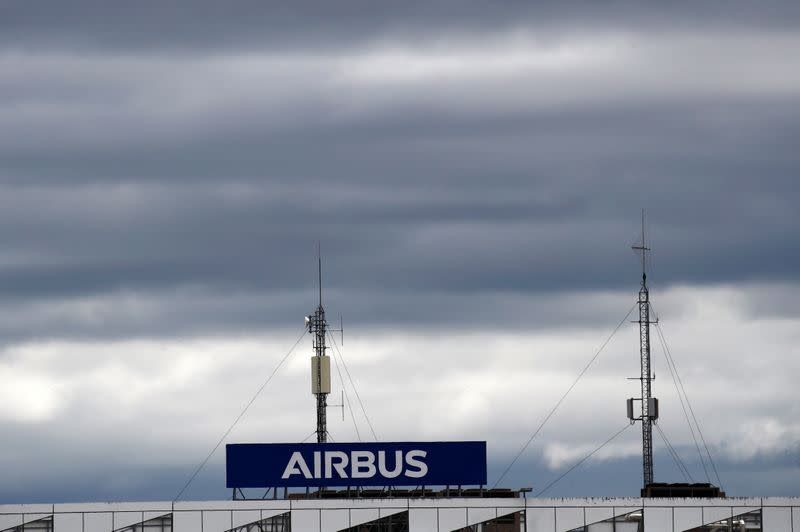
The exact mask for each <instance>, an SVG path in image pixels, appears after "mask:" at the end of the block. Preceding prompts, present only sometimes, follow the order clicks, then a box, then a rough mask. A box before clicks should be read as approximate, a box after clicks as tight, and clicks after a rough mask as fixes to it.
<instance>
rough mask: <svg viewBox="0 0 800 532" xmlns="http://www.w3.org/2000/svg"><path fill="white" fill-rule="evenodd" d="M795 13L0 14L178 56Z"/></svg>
mask: <svg viewBox="0 0 800 532" xmlns="http://www.w3.org/2000/svg"><path fill="white" fill-rule="evenodd" d="M799 14H800V13H799V12H798V8H797V5H796V4H795V3H793V2H788V1H782V0H773V1H765V2H758V3H757V4H756V3H753V2H744V1H740V2H723V1H714V2H703V3H697V2H673V3H670V4H669V5H662V4H659V5H646V6H645V5H643V4H641V3H638V2H620V1H615V2H602V3H596V2H570V3H567V4H565V3H564V2H559V3H552V4H549V5H548V4H547V3H544V4H542V3H531V2H524V1H516V0H509V1H504V2H500V3H486V2H477V1H470V2H454V1H438V2H423V1H409V2H401V3H382V4H380V5H376V4H375V3H374V2H368V1H363V0H348V1H342V2H336V3H335V4H329V3H324V2H323V3H320V2H314V1H308V0H304V1H301V2H293V3H292V4H291V5H288V4H281V3H277V2H259V1H253V0H240V1H235V2H225V3H219V2H210V1H207V0H203V1H195V2H191V3H186V2H178V1H166V2H165V1H155V0H148V1H142V2H136V3H135V4H125V5H116V4H109V3H108V2H102V1H100V0H80V1H76V2H70V3H69V4H63V3H55V4H53V3H49V2H24V1H14V2H4V3H3V5H2V6H0V35H2V36H3V37H2V41H0V42H3V41H4V42H6V43H12V44H15V45H20V46H26V47H41V46H72V47H79V48H81V47H83V48H97V47H100V48H140V49H142V48H144V49H147V48H149V49H163V48H174V49H180V50H186V51H189V52H194V51H197V50H202V51H204V52H205V51H207V50H209V49H220V48H230V47H239V48H242V47H252V48H258V47H261V46H263V44H264V43H268V44H269V45H271V46H280V45H289V46H293V47H298V46H299V47H318V48H325V47H329V46H331V45H333V46H348V45H352V44H353V43H358V42H363V41H364V40H372V39H380V38H385V37H386V36H390V37H400V38H412V39H413V38H415V37H418V36H420V35H425V36H430V35H434V36H436V35H445V36H446V35H448V34H450V33H453V32H468V33H474V34H481V33H485V32H492V31H505V30H508V29H509V28H513V27H515V26H518V25H533V26H536V27H539V28H541V31H542V32H543V33H545V34H551V35H553V36H554V35H556V34H557V30H561V31H563V29H564V28H565V27H567V28H569V27H571V28H574V31H576V32H580V31H586V29H587V28H589V29H591V28H596V27H618V26H619V25H620V24H630V25H632V26H634V27H643V26H644V27H647V26H650V27H653V28H659V27H679V28H692V29H702V28H704V27H706V26H708V25H709V24H715V25H727V26H733V27H737V26H744V27H754V26H767V27H776V28H782V27H793V25H794V24H795V23H796V22H797V17H798V15H799Z"/></svg>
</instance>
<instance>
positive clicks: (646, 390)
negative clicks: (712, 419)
mask: <svg viewBox="0 0 800 532" xmlns="http://www.w3.org/2000/svg"><path fill="white" fill-rule="evenodd" d="M631 247H632V249H633V250H634V251H636V252H637V253H641V255H642V284H641V286H640V287H639V320H638V322H636V323H638V324H639V359H640V366H641V375H640V377H639V380H640V382H641V385H642V386H641V388H642V394H641V396H640V397H639V398H632V399H628V419H630V421H631V423H635V422H636V421H641V422H642V469H643V477H644V486H643V487H644V489H647V486H648V485H650V484H652V483H653V422H654V421H655V420H656V419H658V399H656V398H654V397H652V396H651V388H652V380H653V379H652V375H651V371H650V324H651V323H653V322H651V321H650V292H649V290H648V289H647V252H648V251H650V248H649V247H647V241H646V240H645V231H644V209H642V242H641V244H640V245H634V246H631ZM635 401H639V402H640V404H641V415H640V416H639V417H635V415H634V408H633V403H634V402H635Z"/></svg>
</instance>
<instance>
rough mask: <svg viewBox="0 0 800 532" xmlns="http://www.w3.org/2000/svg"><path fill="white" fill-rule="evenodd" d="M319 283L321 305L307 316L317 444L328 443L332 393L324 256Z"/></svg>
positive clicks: (319, 267) (318, 259)
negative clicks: (310, 343) (328, 410)
mask: <svg viewBox="0 0 800 532" xmlns="http://www.w3.org/2000/svg"><path fill="white" fill-rule="evenodd" d="M317 274H318V277H317V278H318V281H319V305H318V306H317V310H315V311H314V314H311V315H310V316H306V326H307V327H308V332H309V334H312V335H313V347H314V356H312V357H311V393H312V394H314V395H315V396H316V398H317V443H325V442H327V441H328V426H327V409H328V394H329V393H331V362H330V358H329V357H328V355H327V354H326V351H327V349H328V348H327V346H326V345H325V336H326V334H327V331H328V323H327V322H326V321H325V309H324V308H323V307H322V256H321V255H318V256H317Z"/></svg>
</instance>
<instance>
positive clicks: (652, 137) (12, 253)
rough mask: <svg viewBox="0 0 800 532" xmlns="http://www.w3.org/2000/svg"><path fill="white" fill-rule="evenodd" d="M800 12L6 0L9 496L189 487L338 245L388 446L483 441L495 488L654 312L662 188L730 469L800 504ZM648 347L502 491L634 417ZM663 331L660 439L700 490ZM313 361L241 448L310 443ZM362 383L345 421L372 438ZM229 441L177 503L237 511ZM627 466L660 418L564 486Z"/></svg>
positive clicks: (674, 5)
mask: <svg viewBox="0 0 800 532" xmlns="http://www.w3.org/2000/svg"><path fill="white" fill-rule="evenodd" d="M798 25H800V4H798V3H796V2H792V1H763V2H749V1H741V2H739V1H732V2H731V1H725V2H717V1H711V2H703V3H702V4H701V3H697V2H670V3H663V4H660V5H659V6H658V7H655V6H653V4H649V5H648V6H647V7H646V8H644V7H642V4H641V3H627V2H590V3H577V2H575V3H568V2H560V3H558V7H544V6H535V5H534V3H532V2H515V1H507V2H494V3H488V2H469V1H465V2H454V1H441V2H413V1H406V2H394V3H391V4H384V5H377V4H376V3H375V2H366V1H364V2H359V1H350V0H341V1H337V2H313V1H300V2H292V3H291V4H285V5H271V4H270V3H267V2H261V1H258V2H256V1H237V2H233V1H229V2H207V1H205V0H202V1H198V0H195V1H193V2H179V1H169V2H165V1H163V0H159V1H140V2H134V3H119V2H104V1H89V0H74V1H72V2H31V1H5V2H2V3H0V434H2V438H0V440H1V441H0V470H2V471H3V474H2V475H0V503H5V502H34V501H47V502H60V501H85V500H131V499H143V500H148V499H149V500H153V499H156V500H163V499H166V500H171V499H172V498H173V497H175V496H176V495H177V492H178V491H179V490H180V488H181V487H182V486H183V484H184V483H185V482H186V480H187V479H188V478H189V476H190V475H191V473H192V471H193V469H194V467H196V465H197V464H198V463H200V462H201V461H202V460H203V458H204V457H205V456H206V455H207V453H208V452H209V451H210V450H211V449H212V448H213V446H214V444H215V443H216V442H217V440H218V439H219V437H220V436H221V435H222V434H223V433H224V432H225V430H226V429H227V428H228V426H229V425H230V423H231V422H232V421H233V420H234V419H235V418H236V416H237V415H238V414H239V412H240V411H241V409H242V408H243V407H244V405H245V404H246V403H247V402H248V401H249V400H250V398H251V397H252V396H253V393H254V392H255V391H256V390H257V389H258V388H259V386H261V384H262V383H263V382H264V381H265V379H266V378H267V377H268V376H269V374H270V373H271V372H272V371H273V369H274V368H275V366H276V365H277V364H278V362H279V360H280V359H281V358H282V357H283V356H284V355H285V354H286V353H287V351H288V350H289V348H290V347H291V346H292V344H293V343H294V342H295V341H296V340H297V338H298V336H299V335H300V334H301V333H302V329H303V316H304V315H306V314H308V313H311V312H312V311H313V310H314V307H315V305H316V271H315V268H316V253H317V245H318V242H319V243H321V244H320V245H321V249H322V254H323V257H324V284H325V304H326V309H327V311H328V315H329V317H330V319H331V321H335V322H337V323H338V316H339V315H341V316H343V320H344V324H345V329H346V331H345V336H344V341H345V342H344V346H342V353H341V354H342V355H343V357H344V361H345V362H346V363H347V368H348V370H349V373H350V375H351V377H352V380H353V381H354V382H355V385H356V387H357V390H358V393H359V395H360V398H361V399H362V401H363V404H364V407H365V410H366V413H367V414H368V416H369V419H370V421H371V422H372V425H373V427H374V430H375V433H376V434H377V436H378V438H379V439H381V440H388V441H392V440H431V439H436V440H440V439H479V440H487V442H488V448H489V476H490V483H494V482H495V480H497V478H498V476H499V475H500V473H501V472H502V471H503V469H504V468H505V467H506V465H508V463H509V461H510V460H511V458H512V457H513V456H514V455H515V454H516V453H517V452H518V451H519V450H520V448H521V447H522V445H523V444H524V443H525V441H526V440H527V439H528V437H529V436H530V435H531V433H532V432H533V431H534V430H535V428H536V427H537V426H538V425H539V423H540V422H541V421H542V419H544V417H545V416H546V415H547V413H548V412H549V411H550V409H551V408H552V406H553V405H554V404H555V403H556V401H558V399H559V398H560V397H561V395H562V394H563V393H564V391H566V389H567V388H568V387H569V386H570V384H571V383H572V382H573V380H574V379H575V377H576V376H577V374H578V372H579V371H580V370H581V369H582V368H583V367H584V365H585V364H586V362H587V361H588V360H589V359H590V358H591V357H592V356H593V355H594V353H595V352H596V350H597V349H598V348H599V347H600V346H601V345H602V343H603V342H604V340H605V339H606V338H607V337H608V335H609V334H610V333H611V331H612V330H613V329H614V327H615V326H616V325H617V324H618V323H619V322H620V320H622V319H623V318H624V317H625V316H626V313H627V312H628V311H629V309H630V308H631V306H632V305H633V304H634V302H635V300H636V295H637V291H638V288H639V279H640V272H639V263H638V262H637V259H636V257H635V255H634V254H633V252H632V251H631V250H630V246H631V245H632V244H635V243H636V242H637V241H638V239H639V238H640V237H639V232H640V212H641V209H642V208H644V209H646V212H647V231H648V239H649V240H650V243H651V245H652V247H653V254H652V263H651V269H650V276H649V279H650V282H651V285H650V286H651V294H652V299H653V305H654V308H655V310H656V312H657V313H658V316H659V318H660V320H661V325H660V326H661V330H662V331H663V334H664V337H665V338H666V342H667V344H668V346H669V348H670V350H671V352H672V355H673V357H674V359H675V362H676V365H677V368H678V370H679V373H680V375H681V377H682V379H683V384H684V386H685V388H686V391H687V393H688V395H689V399H690V400H691V404H692V407H693V409H694V412H695V414H696V416H697V419H698V421H699V422H700V427H701V429H702V432H703V436H704V437H705V440H706V443H707V444H708V447H709V449H710V452H711V455H712V457H713V459H714V462H715V465H716V467H717V469H718V472H719V476H720V478H721V480H722V484H723V487H724V488H725V489H726V490H727V492H728V493H729V494H732V495H799V493H798V488H797V486H798V482H797V480H798V478H800V392H798V388H797V385H796V379H797V375H800V348H799V347H798V345H800V327H798V326H800V303H798V296H800V238H798V231H797V227H798V223H799V222H800V214H799V213H800V210H798V208H797V204H798V200H800V192H799V191H798V190H800V187H797V186H796V181H797V179H798V170H800V150H798V139H800V105H798V104H800V68H798V59H797V58H798V57H800V32H798V29H799V28H798ZM637 334H638V330H637V327H636V325H633V324H625V325H624V326H623V327H622V328H621V329H620V331H619V333H618V334H617V335H615V336H614V338H613V339H612V340H611V342H610V343H609V344H608V346H607V348H606V349H605V351H604V352H603V353H602V354H601V356H600V357H599V358H598V359H597V361H596V362H595V364H594V365H593V366H592V367H591V369H590V370H589V371H588V372H587V373H586V375H585V376H584V378H583V379H582V380H581V381H580V383H579V384H578V385H577V386H576V388H575V389H574V391H573V392H572V393H571V394H570V395H569V396H568V398H567V399H566V401H565V402H564V403H563V405H562V406H561V408H560V409H559V411H558V413H557V414H556V415H555V416H554V417H553V418H552V420H551V421H550V422H549V423H548V424H547V425H546V426H545V429H544V430H543V431H542V433H541V434H540V435H539V436H538V437H537V438H536V439H535V440H534V442H533V443H532V444H531V446H530V447H529V448H528V449H527V450H526V451H525V452H524V453H523V454H522V456H521V458H520V459H519V461H518V462H517V463H516V465H515V466H514V468H512V470H511V471H510V472H509V474H508V475H507V476H506V477H505V478H504V479H503V482H502V484H503V485H506V486H508V487H522V486H532V487H534V489H535V490H538V489H541V488H543V487H544V486H545V485H547V484H548V483H549V482H550V481H551V480H552V479H554V478H556V477H557V476H558V475H560V473H561V472H562V471H564V470H565V469H567V468H568V467H569V466H570V465H571V464H572V463H574V462H575V461H577V460H579V459H580V458H582V457H583V456H584V455H585V454H587V453H588V452H589V451H591V450H592V449H594V448H595V447H597V446H598V445H599V444H600V443H602V442H603V441H604V440H605V439H607V438H608V437H609V436H610V435H612V434H614V433H615V432H616V431H617V430H619V429H620V428H622V427H623V426H624V425H625V423H626V418H625V404H624V402H625V399H626V398H627V397H632V396H634V395H636V393H637V386H638V382H635V381H630V380H626V379H627V377H632V376H636V375H638V372H639V353H638V338H637ZM657 338H658V336H657V335H656V334H655V331H654V351H653V365H654V371H655V373H656V381H655V382H654V394H655V395H656V396H657V397H659V398H660V399H661V412H662V419H661V420H660V427H661V428H662V429H663V431H664V433H665V434H666V436H667V437H668V438H669V439H670V441H671V442H672V444H673V445H674V446H675V448H676V449H677V451H678V453H679V454H680V456H681V457H682V459H683V460H684V461H685V462H686V464H687V467H688V469H689V472H690V473H691V475H692V480H695V481H706V480H707V476H706V473H705V471H704V469H703V464H701V462H700V459H699V457H698V453H697V450H696V448H695V444H694V442H693V440H692V434H691V432H690V430H689V427H688V426H687V424H686V422H685V420H684V416H683V411H682V409H681V405H680V402H679V401H678V395H677V393H676V391H675V387H674V385H673V382H672V379H671V378H670V374H669V370H668V368H667V365H666V363H665V357H664V353H663V351H664V350H663V348H662V347H661V345H660V342H657V341H656V339H657ZM310 355H311V339H310V337H306V338H304V339H303V341H302V342H301V343H300V344H299V345H298V347H297V349H296V350H295V352H294V353H293V354H292V356H291V358H290V359H289V360H288V362H287V364H286V365H285V366H284V367H282V368H281V369H280V371H279V372H278V373H277V375H276V377H275V379H274V380H273V381H272V382H271V383H270V384H269V386H268V387H267V388H266V389H265V390H264V392H263V393H262V395H261V396H260V397H259V399H258V400H257V401H256V402H255V404H254V405H253V407H252V408H251V410H250V411H249V412H248V413H247V415H246V416H245V417H244V418H243V419H242V421H241V422H240V424H239V425H238V426H237V427H236V429H235V430H234V431H233V432H232V434H231V436H230V438H229V439H228V440H227V441H228V442H244V441H264V442H283V441H287V442H292V441H301V440H303V439H304V438H307V437H309V435H310V434H311V433H312V432H313V430H314V427H315V414H314V400H313V397H312V396H311V394H310V389H309V382H308V381H309V378H308V366H309V363H308V357H309V356H310ZM337 360H340V359H338V358H337ZM339 365H341V363H340V362H339ZM337 367H338V366H337ZM340 369H341V368H340ZM342 373H344V379H343V381H344V383H345V389H346V390H347V392H348V399H349V402H350V403H352V405H353V412H352V415H351V412H350V411H349V410H346V411H345V420H344V421H342V417H341V411H340V410H336V409H331V411H330V412H329V426H330V432H331V436H332V437H333V439H335V440H336V441H348V440H353V441H357V440H358V438H359V437H360V438H362V439H365V440H367V439H370V438H371V437H372V435H371V433H370V429H369V427H368V424H367V421H366V419H365V415H364V411H362V409H361V408H360V406H358V401H357V399H356V397H355V393H354V391H353V388H352V384H351V382H350V381H349V380H348V379H347V373H346V372H344V371H343V372H342ZM341 390H342V382H341V381H340V380H339V375H338V372H337V371H336V370H335V371H334V394H333V395H332V397H331V402H332V403H338V402H340V399H341V396H340V394H341ZM356 429H357V431H356ZM655 452H656V463H655V477H656V480H658V481H663V482H676V481H683V480H685V479H684V477H683V476H682V474H681V472H680V471H679V469H678V467H677V466H676V465H675V463H674V462H673V460H672V459H671V458H670V454H669V453H668V451H667V449H666V447H665V445H664V442H663V441H662V440H661V439H660V437H659V436H658V435H656V440H655ZM223 459H224V453H223V452H222V450H220V451H218V452H217V453H216V454H215V455H214V456H213V457H212V460H211V461H210V463H209V465H208V467H207V468H206V469H205V470H204V471H203V472H202V473H201V474H200V475H199V476H198V477H197V479H196V480H195V481H194V482H193V483H192V485H191V486H190V487H189V489H187V491H186V492H185V494H184V498H188V499H193V498H194V499H201V498H227V497H228V496H229V492H228V491H227V490H226V489H225V488H224V474H223ZM640 460H641V430H640V427H639V426H638V425H637V426H635V427H632V428H629V429H628V430H627V431H625V432H624V433H623V434H622V435H621V436H619V437H618V438H617V439H615V440H614V441H613V442H612V443H611V444H609V445H608V446H606V447H605V448H604V449H603V450H602V451H601V452H599V453H598V454H597V455H595V456H594V457H593V458H592V460H590V461H589V462H587V463H586V464H584V465H583V466H582V467H581V468H579V469H577V470H576V471H574V472H573V473H572V474H571V475H569V476H568V477H566V478H565V479H564V480H563V481H562V482H560V483H559V484H558V485H556V486H555V487H554V488H553V489H552V490H551V491H550V492H549V493H548V495H568V496H572V495H574V496H580V495H636V494H637V493H638V489H639V487H640V483H641V468H640ZM709 468H710V465H709V464H708V463H706V469H709ZM710 473H711V474H710V475H709V476H710V477H711V480H712V481H716V478H715V476H714V475H713V472H710Z"/></svg>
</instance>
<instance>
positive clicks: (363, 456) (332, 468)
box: [281, 450, 428, 480]
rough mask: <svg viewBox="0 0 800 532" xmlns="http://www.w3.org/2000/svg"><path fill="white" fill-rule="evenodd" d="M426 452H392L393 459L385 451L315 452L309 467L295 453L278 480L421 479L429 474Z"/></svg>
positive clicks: (299, 454)
mask: <svg viewBox="0 0 800 532" xmlns="http://www.w3.org/2000/svg"><path fill="white" fill-rule="evenodd" d="M427 455H428V453H427V451H422V450H411V451H407V452H403V451H400V450H397V451H394V456H393V457H391V456H387V451H378V452H377V453H375V452H373V451H356V450H354V451H350V452H344V451H314V452H313V456H312V457H311V463H309V462H308V461H306V458H305V457H304V456H303V454H302V453H301V452H300V451H295V452H293V453H292V456H291V457H290V458H289V462H288V463H287V464H286V468H285V469H284V470H283V475H282V477H281V478H283V479H284V480H285V479H291V478H300V477H302V478H305V479H308V480H312V479H348V478H355V479H359V478H373V477H375V476H378V477H379V478H387V479H392V478H397V477H400V476H401V475H402V476H403V477H406V478H423V477H424V476H425V475H427V474H428V465H427V464H426V463H425V461H424V460H425V458H426V457H427Z"/></svg>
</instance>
